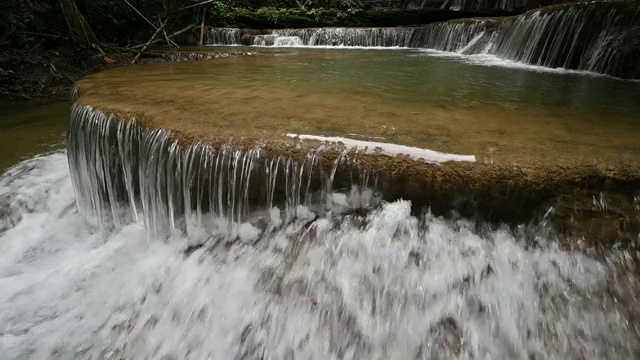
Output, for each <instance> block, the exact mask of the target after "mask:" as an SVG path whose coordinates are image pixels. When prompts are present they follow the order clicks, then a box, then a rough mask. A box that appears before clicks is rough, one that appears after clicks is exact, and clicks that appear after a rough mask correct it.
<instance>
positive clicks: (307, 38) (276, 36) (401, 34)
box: [207, 28, 413, 47]
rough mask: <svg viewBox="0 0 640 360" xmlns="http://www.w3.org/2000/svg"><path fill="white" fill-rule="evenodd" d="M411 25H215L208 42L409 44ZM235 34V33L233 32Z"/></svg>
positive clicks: (287, 44) (336, 44) (263, 44)
mask: <svg viewBox="0 0 640 360" xmlns="http://www.w3.org/2000/svg"><path fill="white" fill-rule="evenodd" d="M412 32H413V30H412V29H410V28H310V29H281V30H265V31H262V32H259V31H255V30H244V29H227V28H213V29H210V30H209V32H208V40H207V43H208V44H209V45H257V46H274V45H275V46H354V47H407V46H409V44H408V41H409V38H410V36H411V33H412ZM230 34H232V35H230Z"/></svg>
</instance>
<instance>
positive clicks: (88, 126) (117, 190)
mask: <svg viewBox="0 0 640 360" xmlns="http://www.w3.org/2000/svg"><path fill="white" fill-rule="evenodd" d="M77 96H78V95H77V94H76V95H74V97H77ZM70 119H71V120H70V124H69V132H68V146H67V149H68V156H69V165H70V167H71V168H72V169H73V172H72V176H71V178H72V182H73V184H74V188H75V190H76V193H77V197H78V205H79V207H80V209H82V210H83V212H84V213H85V214H86V215H87V216H88V218H89V219H95V221H96V222H97V223H98V224H99V225H100V226H101V227H102V228H109V227H112V226H115V227H121V226H122V225H123V224H125V223H128V222H130V221H135V220H137V219H138V217H142V219H143V220H144V223H145V225H146V227H147V229H149V231H150V233H151V234H154V235H160V234H169V233H172V232H175V231H178V230H180V231H187V232H189V230H190V229H192V228H196V229H198V230H197V231H199V230H200V229H202V228H203V222H202V217H203V214H204V213H206V214H210V215H216V216H219V217H221V218H226V219H228V220H229V223H230V224H233V223H239V222H241V221H244V220H246V219H247V214H248V213H249V211H250V210H251V208H250V206H249V204H250V203H253V204H260V205H261V206H264V207H265V208H266V209H271V208H272V207H273V206H274V205H276V204H277V201H280V200H281V201H283V202H284V206H285V209H284V210H285V214H286V217H287V218H289V217H292V216H295V212H296V210H297V208H298V207H299V206H301V205H306V206H308V207H312V199H313V200H314V203H315V204H319V206H320V207H321V208H320V211H322V206H324V205H325V204H327V203H330V202H332V201H333V199H332V198H330V197H328V196H329V195H331V194H332V188H333V184H334V178H335V173H336V170H337V168H338V167H339V166H340V167H344V168H346V169H350V170H349V171H350V172H351V173H352V179H351V183H353V184H355V185H356V187H359V188H360V189H363V191H357V190H356V192H358V194H359V195H358V196H357V198H358V199H359V200H354V201H356V202H357V203H358V206H360V204H361V202H362V201H364V202H365V203H369V200H373V197H372V193H371V191H370V190H367V188H369V187H372V186H374V185H375V176H371V173H370V172H368V171H367V170H365V169H361V168H360V167H359V166H358V164H357V161H356V160H355V159H350V158H349V156H347V154H346V153H345V154H343V155H341V156H338V157H337V158H335V160H331V161H330V163H329V164H324V163H323V160H324V158H323V156H322V155H321V154H320V153H317V152H311V153H309V154H308V155H307V157H306V158H305V159H302V161H297V160H294V159H293V158H291V157H290V156H286V155H279V156H275V157H272V158H266V157H264V156H263V155H264V152H265V150H263V149H262V148H261V147H259V146H257V147H254V148H250V149H243V148H242V147H235V146H233V145H232V144H228V145H225V144H223V145H221V146H220V147H217V148H215V147H213V146H210V145H204V144H200V143H194V144H191V145H189V146H183V145H181V144H180V143H179V141H177V140H173V139H172V138H171V134H170V133H169V132H167V131H165V130H161V129H147V128H145V127H142V126H139V125H138V124H137V123H136V122H135V119H133V120H131V121H118V120H116V118H115V117H114V116H109V115H106V114H105V113H103V112H101V111H99V110H95V109H93V108H92V107H90V106H76V105H72V108H71V115H70ZM96 139H99V140H98V141H96ZM358 179H360V180H358ZM355 189H356V188H354V190H355ZM363 197H364V198H366V199H364V198H363ZM123 204H128V206H125V207H123ZM192 210H193V211H195V212H194V214H195V215H194V216H191V214H192ZM229 230H230V231H232V232H233V231H236V230H237V229H235V228H234V227H231V228H229Z"/></svg>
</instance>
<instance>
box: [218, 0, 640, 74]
mask: <svg viewBox="0 0 640 360" xmlns="http://www.w3.org/2000/svg"><path fill="white" fill-rule="evenodd" d="M638 14H640V7H639V6H638V5H637V4H635V3H633V2H629V1H613V2H589V3H575V4H564V5H558V6H552V7H548V8H542V9H540V10H536V11H531V12H528V13H526V14H523V15H520V16H517V17H505V18H496V19H477V20H474V19H470V20H453V21H448V22H443V23H436V24H431V25H428V26H425V27H415V28H369V29H359V28H324V29H287V30H266V31H263V32H262V33H261V34H260V35H255V31H248V30H238V29H235V30H229V29H211V30H210V32H209V44H211V45H229V44H230V41H228V40H224V41H219V40H218V39H221V38H224V36H223V34H226V33H229V32H233V33H234V34H235V35H234V40H233V41H236V42H233V44H244V45H262V46H271V45H279V46H355V47H409V48H427V49H433V50H439V51H447V52H456V53H459V54H463V55H474V54H485V55H492V56H495V57H497V58H500V59H504V60H509V61H514V62H519V63H524V64H530V65H538V66H543V67H550V68H566V69H574V70H585V71H591V72H596V73H602V74H608V75H613V76H617V77H622V78H631V79H638V78H640V63H639V62H638V59H640V42H639V41H638V39H639V37H638V36H637V35H638V33H640V15H638ZM280 37H287V39H288V40H287V41H277V39H278V38H280ZM292 37H296V38H298V39H299V40H292ZM225 39H226V38H225Z"/></svg>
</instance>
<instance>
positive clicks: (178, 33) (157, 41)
mask: <svg viewBox="0 0 640 360" xmlns="http://www.w3.org/2000/svg"><path fill="white" fill-rule="evenodd" d="M195 26H196V25H194V24H191V25H189V26H187V27H186V28H184V29H181V30H178V31H176V32H174V33H173V34H171V35H169V38H172V37H175V36H178V35H180V34H184V33H185V32H187V31H189V30H191V29H193V28H194V27H195ZM161 41H162V39H156V40H153V41H152V42H151V43H150V44H149V45H151V44H156V43H159V42H161ZM145 45H146V44H140V45H134V46H130V47H128V48H127V49H129V50H135V49H140V48H142V47H144V46H145Z"/></svg>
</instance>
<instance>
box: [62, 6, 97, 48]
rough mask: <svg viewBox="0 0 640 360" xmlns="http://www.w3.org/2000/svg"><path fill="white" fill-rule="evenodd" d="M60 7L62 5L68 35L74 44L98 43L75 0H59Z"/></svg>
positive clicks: (87, 45)
mask: <svg viewBox="0 0 640 360" xmlns="http://www.w3.org/2000/svg"><path fill="white" fill-rule="evenodd" d="M60 7H62V13H63V14H64V18H65V20H66V21H67V26H68V28H69V35H71V41H72V42H73V44H74V45H78V46H84V47H91V45H92V44H97V43H98V39H97V38H96V35H95V34H94V33H93V30H91V27H89V24H88V23H87V20H85V18H84V16H82V14H81V13H80V10H78V7H77V6H76V3H75V0H60Z"/></svg>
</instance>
